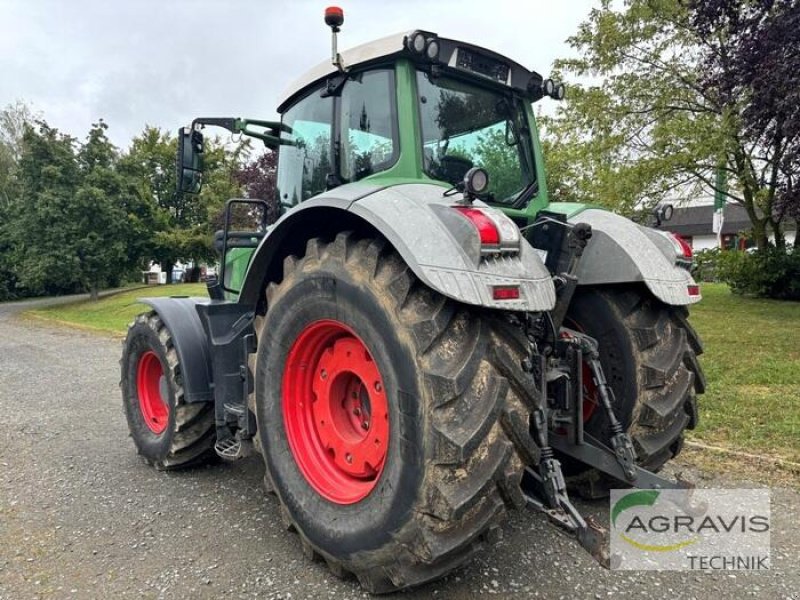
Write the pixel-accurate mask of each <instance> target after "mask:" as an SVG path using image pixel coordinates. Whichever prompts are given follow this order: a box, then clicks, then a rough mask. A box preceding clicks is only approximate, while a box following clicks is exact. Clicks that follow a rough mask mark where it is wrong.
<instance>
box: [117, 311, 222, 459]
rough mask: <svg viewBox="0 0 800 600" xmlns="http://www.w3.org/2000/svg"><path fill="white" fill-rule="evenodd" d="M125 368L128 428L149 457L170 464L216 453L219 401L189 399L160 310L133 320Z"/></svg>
mask: <svg viewBox="0 0 800 600" xmlns="http://www.w3.org/2000/svg"><path fill="white" fill-rule="evenodd" d="M120 368H121V379H120V388H121V390H122V402H123V406H124V408H125V416H126V418H127V420H128V428H129V430H130V433H131V437H132V438H133V442H134V444H135V445H136V449H137V451H138V452H139V454H140V455H141V456H142V458H143V459H144V461H145V462H147V463H148V464H151V465H153V466H154V467H156V468H157V469H159V470H171V469H179V468H182V467H188V466H192V465H197V464H199V463H202V462H206V461H207V460H209V459H212V460H213V459H214V458H215V456H216V455H215V453H214V442H215V440H216V428H215V424H214V404H213V403H210V402H203V403H196V404H189V403H187V402H186V400H185V396H184V393H183V385H182V374H181V365H180V362H179V360H178V353H177V351H176V350H175V345H174V343H173V341H172V335H171V333H170V331H169V329H167V327H166V326H165V325H164V323H163V321H162V320H161V318H160V317H159V316H158V314H157V313H156V312H155V311H151V312H148V313H142V314H140V315H139V316H137V317H136V319H135V320H134V321H133V323H131V325H130V327H129V328H128V335H127V337H126V339H125V343H124V348H123V352H122V359H121V360H120Z"/></svg>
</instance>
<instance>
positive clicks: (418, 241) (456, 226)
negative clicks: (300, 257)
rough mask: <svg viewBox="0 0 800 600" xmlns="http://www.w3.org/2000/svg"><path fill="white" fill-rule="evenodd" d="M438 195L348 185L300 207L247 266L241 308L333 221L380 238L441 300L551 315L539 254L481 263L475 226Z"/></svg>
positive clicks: (427, 190) (424, 189)
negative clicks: (293, 247)
mask: <svg viewBox="0 0 800 600" xmlns="http://www.w3.org/2000/svg"><path fill="white" fill-rule="evenodd" d="M442 192H443V189H442V187H440V186H436V185H429V184H419V183H412V184H402V185H394V186H390V187H378V186H374V185H367V184H350V185H345V186H341V187H338V188H336V189H334V190H331V191H330V192H326V193H325V194H321V195H319V196H316V197H315V198H313V199H311V200H308V201H306V202H303V203H302V204H300V205H299V206H298V207H296V208H294V209H292V210H291V211H289V212H288V213H286V214H285V215H284V216H283V217H281V219H279V220H278V222H277V223H275V225H274V226H273V227H272V228H271V229H270V231H269V233H268V234H267V235H266V236H265V237H264V239H263V241H262V242H261V244H260V245H259V247H258V249H257V250H256V253H255V255H254V257H253V260H252V262H251V264H250V268H249V270H248V273H247V276H246V278H245V285H244V287H243V289H242V293H241V295H240V302H249V303H255V302H257V300H258V294H260V293H261V287H262V285H263V282H264V280H265V277H266V276H267V275H269V273H270V265H274V264H275V261H277V260H280V261H282V260H283V256H282V255H281V246H283V245H285V244H286V243H291V242H294V243H295V244H297V243H298V240H299V239H300V240H308V239H310V238H312V237H315V236H316V235H320V234H321V233H322V232H330V230H331V229H330V228H331V224H332V223H333V224H335V223H336V220H337V219H338V220H340V221H341V223H342V225H343V227H342V228H341V229H342V230H343V229H345V228H347V227H349V226H351V225H350V224H352V223H353V222H356V223H360V222H363V223H366V224H368V225H369V226H370V227H371V228H373V229H375V230H377V231H378V232H379V233H380V234H381V235H382V236H383V237H385V238H386V240H387V241H388V242H389V243H390V244H391V245H392V246H393V247H394V249H395V250H396V251H397V252H398V254H400V256H401V257H402V259H403V260H404V261H405V262H406V264H407V265H408V266H409V268H410V269H411V270H412V271H413V272H414V274H415V275H416V276H417V277H418V278H419V279H420V280H421V281H422V282H423V283H424V284H425V285H427V286H429V287H430V288H432V289H434V290H436V291H437V292H439V293H441V294H443V295H444V296H447V297H449V298H452V299H454V300H457V301H459V302H463V303H465V304H471V305H476V306H485V307H489V308H499V309H504V310H519V311H544V310H550V309H552V308H553V306H554V304H555V288H554V287H553V282H552V279H551V277H550V274H549V272H548V271H547V268H546V267H545V266H544V264H543V263H542V261H541V259H540V258H539V255H538V254H537V253H536V251H535V250H534V249H533V248H532V247H531V246H530V245H529V244H528V243H527V242H526V241H525V240H524V239H523V240H522V241H521V249H520V252H519V254H515V255H511V254H504V255H502V256H498V257H492V256H488V257H482V256H481V249H480V243H479V240H478V237H477V235H476V233H475V230H474V228H473V226H472V225H471V224H470V223H469V222H467V221H466V220H465V219H464V218H463V217H461V216H459V215H458V214H457V213H456V212H455V211H454V210H453V209H452V208H451V205H452V204H453V201H454V199H455V198H457V197H455V198H454V197H453V196H450V197H444V196H443V195H442ZM475 204H476V206H477V205H481V206H485V205H484V204H482V203H479V202H476V203H475ZM348 223H350V224H348ZM326 226H327V230H325V229H323V227H326ZM273 268H274V267H273ZM497 285H502V286H507V285H516V286H519V289H520V298H519V299H518V300H494V298H493V296H492V288H493V286H497Z"/></svg>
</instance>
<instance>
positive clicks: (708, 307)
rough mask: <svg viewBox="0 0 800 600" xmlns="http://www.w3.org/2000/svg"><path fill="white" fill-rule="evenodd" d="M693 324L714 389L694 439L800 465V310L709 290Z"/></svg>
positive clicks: (703, 401)
mask: <svg viewBox="0 0 800 600" xmlns="http://www.w3.org/2000/svg"><path fill="white" fill-rule="evenodd" d="M702 291H703V301H702V302H700V304H698V305H697V306H694V307H693V308H692V310H691V317H690V322H691V323H692V324H693V325H694V327H695V328H696V329H697V331H698V332H699V333H700V336H701V337H702V339H703V342H704V344H705V353H704V354H703V355H702V357H701V359H700V360H701V363H702V365H703V368H704V369H705V373H706V376H707V378H708V389H707V390H706V393H705V394H704V395H703V396H700V398H699V400H700V424H699V426H698V428H697V430H696V431H695V432H694V433H693V435H692V438H693V439H696V440H697V441H701V442H704V443H707V444H712V445H718V446H724V447H727V448H732V449H736V450H741V451H743V452H750V453H754V454H768V455H770V456H777V457H782V458H785V459H787V460H790V461H793V462H800V303H797V302H781V301H778V300H762V299H755V298H743V297H741V296H735V295H733V294H731V293H730V292H729V291H728V288H727V286H725V285H724V284H704V285H703V287H702Z"/></svg>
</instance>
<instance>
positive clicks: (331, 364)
mask: <svg viewBox="0 0 800 600" xmlns="http://www.w3.org/2000/svg"><path fill="white" fill-rule="evenodd" d="M283 415H284V425H285V427H286V434H287V439H288V442H289V446H290V448H291V450H292V454H293V455H294V458H295V461H296V463H297V465H298V467H299V469H300V472H301V473H302V474H303V476H304V477H305V478H306V480H307V481H308V483H309V484H310V485H311V486H312V487H313V488H314V489H315V490H316V491H317V492H318V493H319V494H320V495H322V496H323V497H325V498H326V499H328V500H330V501H331V502H335V503H337V504H352V503H355V502H358V501H359V500H362V499H363V498H365V497H366V496H367V495H369V493H370V492H371V491H372V489H373V488H374V487H375V485H376V483H377V481H378V478H379V477H380V474H381V472H382V470H383V465H384V462H385V460H386V453H387V450H388V441H389V411H388V402H387V399H386V394H385V390H384V387H383V380H382V378H381V374H380V371H379V369H378V366H377V365H376V363H375V361H374V359H373V358H372V355H371V354H370V352H369V350H368V349H367V347H366V345H365V344H364V342H363V341H362V340H361V339H360V338H359V337H358V336H357V335H356V334H355V333H354V332H353V331H352V330H351V329H350V328H349V327H347V326H346V325H344V324H342V323H339V322H338V321H333V320H323V321H316V322H315V323H312V324H311V325H309V326H307V327H306V328H305V329H304V330H303V331H302V332H301V333H300V335H299V336H298V338H297V339H296V340H295V342H294V344H293V345H292V348H291V350H290V351H289V356H288V358H287V361H286V369H285V372H284V378H283Z"/></svg>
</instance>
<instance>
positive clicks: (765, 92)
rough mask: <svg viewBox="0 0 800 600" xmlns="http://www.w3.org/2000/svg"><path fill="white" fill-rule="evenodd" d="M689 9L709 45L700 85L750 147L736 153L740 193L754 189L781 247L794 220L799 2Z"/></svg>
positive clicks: (798, 173) (709, 4)
mask: <svg viewBox="0 0 800 600" xmlns="http://www.w3.org/2000/svg"><path fill="white" fill-rule="evenodd" d="M690 9H691V17H692V20H691V23H692V27H693V28H694V30H695V31H696V33H697V35H698V36H699V38H700V39H701V40H702V41H703V43H704V44H705V45H706V46H707V47H708V48H709V51H708V52H706V53H705V56H704V59H703V67H704V68H703V71H702V72H703V76H702V77H701V79H700V80H701V82H702V84H703V88H704V90H705V91H706V92H707V93H709V94H711V95H713V96H714V97H716V98H720V99H722V101H723V102H724V104H725V105H726V106H727V107H733V110H732V115H731V116H732V118H735V119H738V120H739V122H740V127H741V139H742V141H743V142H744V143H745V144H747V145H749V146H750V147H751V148H753V151H752V152H751V154H750V155H747V154H745V153H741V152H740V153H735V154H734V160H735V164H736V169H737V171H738V173H739V174H740V175H741V176H742V177H743V178H744V179H745V182H746V184H745V185H743V186H742V192H743V193H750V194H752V193H753V192H754V191H755V194H760V197H758V198H756V201H755V202H753V203H752V204H755V205H757V206H759V205H760V206H761V208H762V210H763V214H764V220H765V222H766V223H767V224H769V226H770V228H771V229H772V231H773V232H774V234H775V243H776V246H777V247H778V248H779V249H782V248H783V245H784V239H783V234H782V229H781V223H782V221H783V220H784V219H785V218H792V219H794V220H795V221H797V220H798V219H800V38H798V32H800V2H798V1H797V0H759V1H757V2H755V1H752V0H713V1H703V2H699V1H697V0H692V2H691V3H690ZM734 152H735V150H734ZM748 204H749V203H747V202H746V203H745V207H747V206H748ZM750 218H751V220H754V221H755V220H756V219H757V215H754V214H751V215H750ZM795 245H796V246H797V247H800V236H798V237H797V238H796V239H795Z"/></svg>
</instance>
